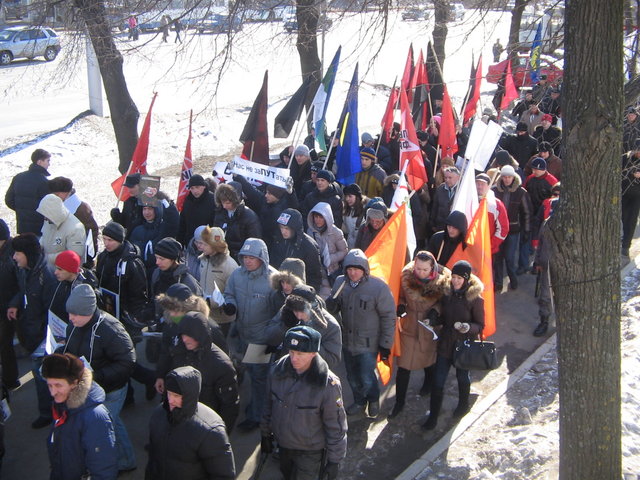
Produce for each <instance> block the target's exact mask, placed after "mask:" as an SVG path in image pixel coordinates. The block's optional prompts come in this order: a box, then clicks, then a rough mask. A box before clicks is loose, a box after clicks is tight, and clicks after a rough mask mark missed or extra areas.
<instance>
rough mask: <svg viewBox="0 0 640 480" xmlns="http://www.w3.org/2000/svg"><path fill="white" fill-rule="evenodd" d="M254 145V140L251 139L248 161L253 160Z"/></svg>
mask: <svg viewBox="0 0 640 480" xmlns="http://www.w3.org/2000/svg"><path fill="white" fill-rule="evenodd" d="M255 146H256V142H255V141H253V140H251V152H250V153H249V161H250V162H253V147H255Z"/></svg>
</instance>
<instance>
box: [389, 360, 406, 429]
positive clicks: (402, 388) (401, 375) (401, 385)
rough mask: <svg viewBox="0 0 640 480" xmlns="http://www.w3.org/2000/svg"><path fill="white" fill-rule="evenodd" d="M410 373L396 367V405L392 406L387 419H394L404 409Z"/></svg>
mask: <svg viewBox="0 0 640 480" xmlns="http://www.w3.org/2000/svg"><path fill="white" fill-rule="evenodd" d="M410 375H411V372H410V371H409V370H407V369H406V368H402V367H398V372H397V373H396V403H395V404H394V406H393V410H391V413H390V414H389V416H388V418H395V417H397V416H398V414H399V413H400V412H401V411H402V409H403V408H404V403H405V400H406V398H407V389H408V388H409V377H410Z"/></svg>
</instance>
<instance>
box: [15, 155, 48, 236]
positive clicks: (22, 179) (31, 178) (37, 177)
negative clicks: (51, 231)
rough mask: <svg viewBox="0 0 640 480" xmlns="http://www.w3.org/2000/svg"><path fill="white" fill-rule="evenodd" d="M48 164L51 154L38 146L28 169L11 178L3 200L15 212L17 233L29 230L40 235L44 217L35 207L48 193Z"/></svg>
mask: <svg viewBox="0 0 640 480" xmlns="http://www.w3.org/2000/svg"><path fill="white" fill-rule="evenodd" d="M49 165H51V154H50V153H49V152H47V151H46V150H43V149H41V148H38V149H36V150H34V151H33V153H32V154H31V165H30V166H29V170H27V171H26V172H22V173H19V174H17V175H16V176H15V177H13V180H11V185H9V189H8V190H7V193H6V195H5V197H4V201H5V203H6V204H7V207H9V208H10V209H11V210H13V211H15V212H16V224H17V231H18V233H19V234H21V233H27V232H31V233H35V234H36V235H38V236H39V235H40V231H41V230H42V224H43V222H44V217H43V216H42V215H41V214H39V213H38V212H36V209H37V208H38V205H39V204H40V200H42V197H44V196H45V195H46V194H48V193H49V183H48V182H47V177H48V176H49V172H48V171H47V169H48V168H49Z"/></svg>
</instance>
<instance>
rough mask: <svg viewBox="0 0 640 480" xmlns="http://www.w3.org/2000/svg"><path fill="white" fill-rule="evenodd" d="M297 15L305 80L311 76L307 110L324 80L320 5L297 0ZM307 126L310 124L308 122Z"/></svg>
mask: <svg viewBox="0 0 640 480" xmlns="http://www.w3.org/2000/svg"><path fill="white" fill-rule="evenodd" d="M296 16H297V18H298V42H297V48H298V55H299V56H300V69H301V71H302V78H303V80H304V79H306V78H307V77H311V83H310V86H309V92H308V93H307V98H306V100H305V106H306V107H307V111H309V107H310V105H311V101H312V100H313V97H314V95H315V94H316V90H317V89H318V85H319V84H320V81H321V80H322V71H321V69H322V64H321V63H320V57H318V36H317V33H318V17H319V12H318V7H317V3H316V2H315V1H314V0H297V8H296ZM307 126H308V127H309V126H310V124H309V122H307Z"/></svg>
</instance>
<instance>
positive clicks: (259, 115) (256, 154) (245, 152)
mask: <svg viewBox="0 0 640 480" xmlns="http://www.w3.org/2000/svg"><path fill="white" fill-rule="evenodd" d="M268 74H269V71H268V70H267V71H266V72H264V80H263V81H262V88H261V89H260V92H259V93H258V96H257V97H256V100H255V101H254V102H253V107H251V112H250V113H249V118H247V123H246V124H245V126H244V130H242V134H241V135H240V141H241V142H244V146H243V147H242V158H245V159H247V160H251V161H252V162H256V163H262V164H263V165H269V130H268V128H267V77H268Z"/></svg>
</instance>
